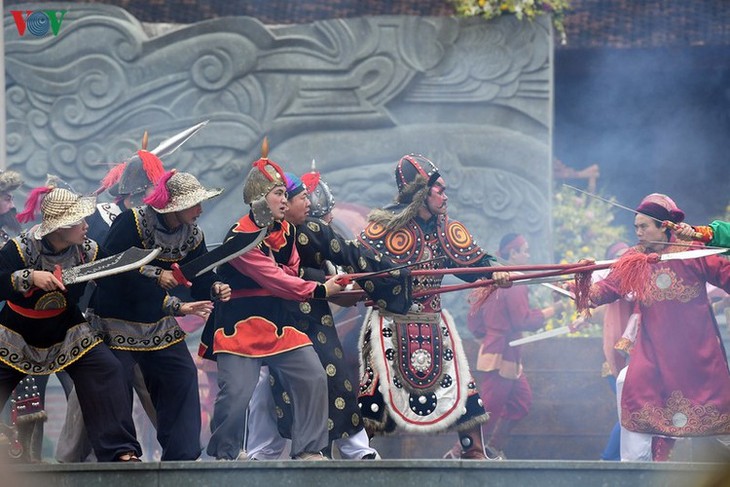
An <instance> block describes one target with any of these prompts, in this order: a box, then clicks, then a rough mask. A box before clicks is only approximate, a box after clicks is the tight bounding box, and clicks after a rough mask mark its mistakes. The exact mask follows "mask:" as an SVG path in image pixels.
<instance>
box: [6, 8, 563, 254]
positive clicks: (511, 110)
mask: <svg viewBox="0 0 730 487" xmlns="http://www.w3.org/2000/svg"><path fill="white" fill-rule="evenodd" d="M34 5H35V4H34ZM37 8H43V7H42V6H40V7H37ZM53 8H58V4H55V5H54V7H53ZM4 19H5V49H6V59H5V67H6V78H7V81H6V84H7V86H6V90H7V92H6V110H7V128H6V130H7V146H8V154H7V165H8V166H9V167H11V168H13V169H17V170H20V171H22V172H23V173H24V174H25V175H26V178H27V179H28V185H27V186H26V190H27V189H28V188H29V187H32V186H36V185H38V184H42V183H43V181H44V179H45V177H46V174H47V173H52V174H56V175H59V176H61V177H62V178H64V179H65V180H67V181H68V182H69V183H71V184H72V185H73V186H74V187H75V188H76V189H77V190H78V191H83V192H90V191H93V190H94V189H96V188H97V186H98V183H99V181H100V179H101V178H102V177H103V175H104V174H105V173H106V171H107V170H108V168H109V166H110V164H111V163H115V162H120V161H122V160H124V159H125V158H126V157H128V156H130V155H131V154H132V153H133V152H134V151H135V150H137V149H138V148H139V146H140V140H141V137H142V133H143V132H144V131H145V130H147V131H149V134H150V147H154V146H155V145H156V144H157V143H158V142H159V141H161V140H162V139H164V138H165V137H167V136H169V135H172V134H173V133H176V132H178V131H180V130H182V129H184V128H187V127H189V126H192V125H194V124H196V123H198V122H200V121H202V120H210V122H209V124H208V126H207V127H205V129H203V130H202V131H201V132H200V133H199V134H198V135H196V137H194V138H193V139H191V140H190V141H189V142H188V143H187V144H186V145H185V146H184V147H183V148H182V149H181V150H179V151H177V152H176V153H175V154H173V155H172V156H170V157H169V158H167V159H166V160H165V161H164V163H165V166H166V167H169V168H172V167H176V168H178V169H179V170H183V171H190V172H192V173H194V174H195V175H197V176H198V177H199V178H200V179H201V180H202V181H203V182H204V184H208V185H212V186H219V187H224V188H226V192H225V193H224V195H223V196H222V197H220V198H218V199H216V200H213V201H211V202H209V203H207V204H206V206H205V213H204V215H203V221H202V226H203V227H204V229H205V230H206V232H207V233H208V235H209V238H208V240H209V241H211V242H215V241H217V240H218V239H220V238H221V236H222V235H223V234H224V233H225V231H226V230H227V228H228V226H229V225H230V224H231V223H232V221H233V220H234V219H235V218H236V216H237V215H239V214H241V213H242V212H244V211H246V209H245V208H244V205H243V202H242V197H241V187H242V182H243V178H244V177H245V175H246V173H247V172H248V168H249V167H250V164H251V162H252V161H253V160H255V159H257V158H258V156H259V151H260V144H261V140H262V139H263V137H264V136H268V138H269V141H270V145H271V153H270V157H271V159H273V160H275V161H277V162H278V163H280V164H282V165H283V166H284V167H285V169H287V170H290V171H293V172H296V173H302V172H304V171H306V170H308V168H309V166H310V161H311V160H312V159H313V158H315V159H316V160H317V167H318V169H319V170H320V171H321V172H322V173H323V176H324V177H325V178H326V179H327V180H328V182H329V183H330V185H331V186H332V188H333V190H334V192H335V195H336V197H337V199H338V201H340V202H348V203H353V204H357V205H362V207H363V208H372V207H376V206H382V205H384V204H386V203H388V202H390V201H391V200H392V199H393V197H394V196H395V191H396V190H395V183H394V179H393V168H394V166H395V162H396V161H397V160H398V159H399V158H400V156H402V155H403V154H406V153H409V152H418V153H421V154H424V155H425V156H426V157H429V158H430V159H432V160H433V161H434V162H435V163H436V164H437V165H438V166H439V167H440V168H441V171H442V174H443V175H444V177H445V179H446V182H447V185H448V187H449V196H450V203H449V204H450V213H451V214H452V216H453V217H454V218H456V219H459V220H461V221H463V222H464V223H465V224H466V225H467V227H468V228H470V230H471V231H472V232H473V233H474V234H475V236H476V237H477V239H478V241H479V242H480V243H481V244H482V246H483V247H484V248H485V249H487V250H490V251H494V250H495V248H496V246H497V244H498V242H499V239H500V237H501V236H502V235H503V234H504V233H506V232H509V231H518V232H523V233H526V234H527V235H528V238H529V239H530V241H531V244H532V248H533V249H534V250H533V256H534V257H533V258H534V260H535V261H548V260H549V259H550V256H551V252H550V249H551V244H550V194H551V189H550V188H551V143H550V140H551V119H552V116H551V110H552V34H551V30H550V25H549V22H548V21H547V19H539V20H538V21H536V22H533V23H530V22H519V21H517V20H516V19H514V18H512V17H507V16H505V17H502V18H499V19H497V20H496V21H490V22H485V21H482V20H480V19H469V20H465V19H454V18H447V17H439V18H422V17H408V16H387V17H362V18H353V19H344V20H328V21H320V22H314V23H311V24H305V25H280V26H267V25H263V24H262V23H260V22H259V21H257V20H256V19H253V18H248V17H230V18H220V19H215V20H210V21H205V22H200V23H197V24H192V25H186V26H172V27H161V28H156V29H150V28H149V26H143V25H141V24H140V23H139V22H138V21H137V20H136V19H135V18H134V17H132V16H131V15H129V14H128V13H127V12H125V11H124V10H121V9H118V8H115V7H111V6H108V5H101V4H86V5H85V4H73V6H72V7H71V8H70V9H69V11H68V13H67V14H66V17H65V19H64V22H63V25H62V26H61V29H60V31H59V34H58V36H55V37H54V36H47V37H42V38H32V37H27V36H23V37H20V36H19V35H18V32H17V30H16V27H15V25H14V24H13V21H12V17H11V16H10V15H9V14H7V12H6V15H5V17H4ZM152 31H154V32H157V34H156V35H154V36H150V35H148V34H147V32H152ZM18 199H19V200H20V199H21V198H20V197H19V198H18Z"/></svg>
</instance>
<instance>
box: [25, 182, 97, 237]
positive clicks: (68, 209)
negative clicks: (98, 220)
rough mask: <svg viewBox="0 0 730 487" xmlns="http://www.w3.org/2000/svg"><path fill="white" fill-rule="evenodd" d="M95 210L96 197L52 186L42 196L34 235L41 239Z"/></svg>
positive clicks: (75, 222)
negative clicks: (40, 216)
mask: <svg viewBox="0 0 730 487" xmlns="http://www.w3.org/2000/svg"><path fill="white" fill-rule="evenodd" d="M94 211H96V197H94V196H81V195H78V194H75V193H73V192H71V191H69V190H67V189H63V188H54V189H52V190H51V191H50V192H49V193H48V194H47V195H45V196H44V197H43V202H42V203H41V215H42V220H41V224H40V225H38V227H36V230H35V232H34V235H33V236H34V237H35V238H36V239H41V238H43V237H44V236H46V235H48V234H49V233H51V232H53V231H55V230H58V229H59V228H62V227H66V226H69V225H75V224H77V223H78V222H79V221H81V220H82V219H84V218H86V217H87V216H89V215H92V214H93V213H94Z"/></svg>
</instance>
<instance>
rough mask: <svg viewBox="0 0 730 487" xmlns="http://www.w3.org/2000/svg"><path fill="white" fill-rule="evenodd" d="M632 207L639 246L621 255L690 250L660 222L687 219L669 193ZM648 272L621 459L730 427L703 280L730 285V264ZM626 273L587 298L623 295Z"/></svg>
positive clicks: (664, 453) (725, 382) (655, 454)
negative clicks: (677, 241) (649, 273)
mask: <svg viewBox="0 0 730 487" xmlns="http://www.w3.org/2000/svg"><path fill="white" fill-rule="evenodd" d="M636 211H637V212H638V213H637V215H636V218H635V220H634V227H635V229H636V236H637V237H638V239H639V244H638V245H637V246H636V247H634V248H633V249H631V250H629V251H628V252H627V253H626V255H625V256H624V257H623V258H624V259H625V258H626V257H627V256H630V255H631V253H636V252H641V253H652V252H653V253H657V254H664V253H670V252H676V251H682V250H687V248H686V246H675V245H673V243H674V237H673V236H672V234H671V232H670V231H669V230H667V229H665V228H663V227H662V225H661V221H664V220H669V221H672V222H675V223H679V222H680V221H682V220H683V219H684V213H683V212H682V211H681V210H680V209H679V208H677V206H676V205H675V203H674V201H672V200H671V199H670V198H669V197H667V196H665V195H661V194H656V193H655V194H651V195H649V196H647V197H646V198H644V200H643V201H642V202H641V204H640V205H639V206H638V208H637V209H636ZM657 242H659V243H657ZM650 272H651V277H650V280H649V282H647V283H646V284H645V287H644V288H642V291H643V292H642V293H641V294H642V295H641V296H637V299H638V300H639V306H638V307H639V310H640V313H641V318H640V320H641V321H640V324H639V329H638V334H637V336H636V342H635V344H634V347H633V349H632V351H631V360H630V361H629V365H628V367H627V369H626V378H625V382H624V383H623V389H622V391H621V394H620V399H619V400H620V409H621V425H622V427H623V430H622V435H621V452H622V453H621V459H622V460H652V459H653V460H655V461H661V460H666V459H667V458H668V456H669V453H670V451H671V448H672V446H673V443H674V440H673V439H672V438H674V437H691V436H711V435H725V434H728V433H730V370H728V362H727V356H726V353H725V349H724V348H723V345H722V341H721V339H720V334H719V331H718V328H717V323H716V322H715V317H714V315H713V314H712V312H711V310H710V305H709V302H708V299H707V292H706V286H705V285H706V283H710V284H713V285H714V286H717V287H719V288H722V289H724V290H725V291H730V262H728V261H727V260H726V259H724V258H722V257H718V256H709V257H703V258H699V259H689V260H671V261H660V262H659V263H657V264H654V265H652V266H651V268H650ZM627 279H628V277H627V274H625V273H621V272H619V271H618V270H614V271H612V272H611V273H610V274H609V275H608V277H607V278H606V279H604V280H603V281H600V282H598V283H596V284H594V285H593V286H592V287H591V291H590V299H591V302H592V303H593V304H594V305H600V304H604V303H609V302H612V301H615V300H617V299H619V298H621V297H622V293H621V291H620V289H625V284H626V283H625V282H624V281H625V280H627ZM622 284H624V286H623V287H622ZM619 381H620V378H619Z"/></svg>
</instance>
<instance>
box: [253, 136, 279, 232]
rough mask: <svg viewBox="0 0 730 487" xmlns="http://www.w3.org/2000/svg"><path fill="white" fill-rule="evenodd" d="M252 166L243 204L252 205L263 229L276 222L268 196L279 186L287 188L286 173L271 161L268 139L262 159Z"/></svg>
mask: <svg viewBox="0 0 730 487" xmlns="http://www.w3.org/2000/svg"><path fill="white" fill-rule="evenodd" d="M252 166H253V167H252V168H251V170H250V171H249V172H248V175H247V176H246V181H245V182H244V183H243V202H244V203H246V204H248V205H251V210H252V212H253V215H254V221H255V223H256V224H257V225H258V226H260V227H261V228H263V227H265V226H268V225H270V224H271V223H272V222H273V221H274V218H273V214H272V213H271V209H270V208H269V204H268V203H267V201H266V195H267V194H269V192H270V191H271V190H272V189H274V188H275V187H277V186H284V187H286V176H285V175H284V171H282V169H281V167H279V165H278V164H277V163H275V162H274V161H270V160H269V140H268V139H267V138H266V137H264V141H263V143H262V144H261V158H260V159H258V160H256V161H254V162H253V164H252Z"/></svg>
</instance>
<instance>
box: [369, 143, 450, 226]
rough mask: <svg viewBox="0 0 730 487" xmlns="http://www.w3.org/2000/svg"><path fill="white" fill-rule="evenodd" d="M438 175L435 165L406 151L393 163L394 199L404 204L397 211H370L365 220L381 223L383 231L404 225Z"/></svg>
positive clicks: (418, 207)
mask: <svg viewBox="0 0 730 487" xmlns="http://www.w3.org/2000/svg"><path fill="white" fill-rule="evenodd" d="M440 177H441V174H439V170H438V168H437V167H436V165H435V164H434V163H433V162H431V161H430V160H429V159H427V158H426V157H424V156H422V155H420V154H408V155H405V156H403V157H401V159H400V160H399V161H398V164H396V166H395V182H396V184H397V186H398V196H396V198H395V202H396V203H397V204H398V205H405V208H403V209H400V210H399V211H397V212H393V211H388V210H385V209H383V210H373V211H372V212H371V213H370V215H368V219H369V220H370V221H374V222H378V223H380V224H381V225H383V226H385V228H386V230H388V231H390V230H395V229H397V228H400V227H402V226H403V225H405V224H406V223H407V222H408V221H409V220H410V219H411V218H413V217H415V216H416V215H417V214H418V210H419V209H420V208H421V207H422V206H423V204H424V202H425V201H426V198H427V197H428V193H429V191H430V190H431V186H433V185H434V183H436V181H437V180H438V178H440Z"/></svg>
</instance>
